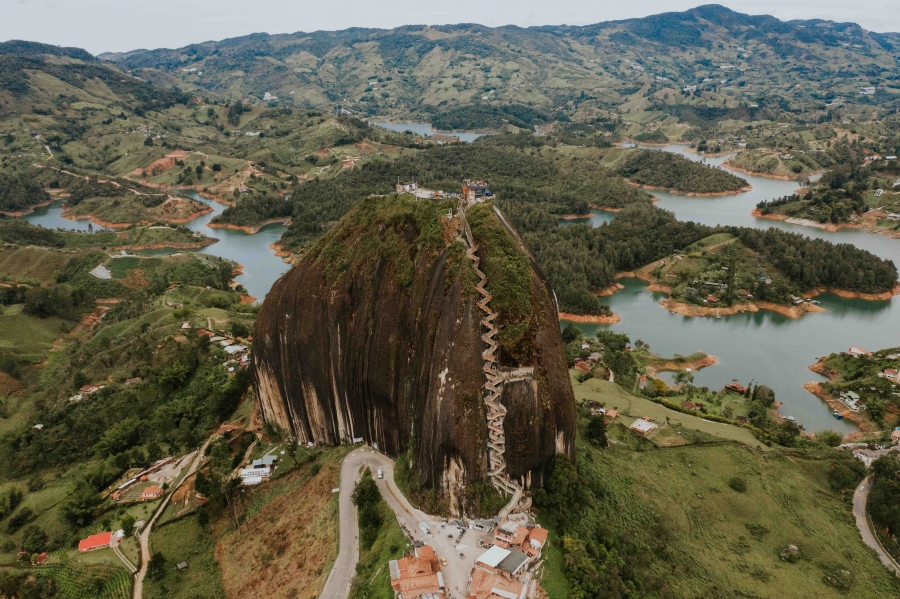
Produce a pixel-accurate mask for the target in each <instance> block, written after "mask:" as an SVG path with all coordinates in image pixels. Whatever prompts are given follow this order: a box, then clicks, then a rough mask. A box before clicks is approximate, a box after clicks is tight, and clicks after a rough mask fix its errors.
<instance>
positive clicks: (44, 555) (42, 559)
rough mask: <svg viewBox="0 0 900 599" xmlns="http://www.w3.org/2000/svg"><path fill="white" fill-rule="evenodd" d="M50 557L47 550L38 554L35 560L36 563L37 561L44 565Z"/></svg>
mask: <svg viewBox="0 0 900 599" xmlns="http://www.w3.org/2000/svg"><path fill="white" fill-rule="evenodd" d="M48 557H50V556H49V555H47V552H46V551H45V552H43V553H41V554H40V555H39V556H37V559H36V560H34V563H36V564H37V565H39V566H43V565H44V562H45V561H47V558H48Z"/></svg>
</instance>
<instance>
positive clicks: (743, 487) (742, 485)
mask: <svg viewBox="0 0 900 599" xmlns="http://www.w3.org/2000/svg"><path fill="white" fill-rule="evenodd" d="M728 486H729V487H731V488H732V489H734V490H735V491H737V492H738V493H744V492H746V491H747V481H745V480H744V479H743V478H741V477H740V476H733V477H731V480H729V481H728Z"/></svg>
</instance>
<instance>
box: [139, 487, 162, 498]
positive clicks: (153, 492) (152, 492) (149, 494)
mask: <svg viewBox="0 0 900 599" xmlns="http://www.w3.org/2000/svg"><path fill="white" fill-rule="evenodd" d="M162 494H163V490H162V489H161V488H160V487H158V486H157V485H150V486H149V487H147V488H146V489H144V490H143V491H141V501H153V500H154V499H159V498H160V497H162Z"/></svg>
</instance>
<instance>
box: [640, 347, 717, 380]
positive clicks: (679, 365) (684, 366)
mask: <svg viewBox="0 0 900 599" xmlns="http://www.w3.org/2000/svg"><path fill="white" fill-rule="evenodd" d="M700 353H703V352H700ZM718 363H719V359H718V358H717V357H715V356H710V355H709V354H704V357H703V358H700V359H699V360H694V361H693V362H675V361H674V360H666V361H665V362H663V363H661V364H658V365H656V364H648V365H647V374H651V372H650V371H651V370H652V371H653V372H652V375H654V376H655V375H656V373H658V372H663V371H666V372H678V371H681V370H691V371H694V370H700V369H701V368H707V367H709V366H713V365H715V364H718Z"/></svg>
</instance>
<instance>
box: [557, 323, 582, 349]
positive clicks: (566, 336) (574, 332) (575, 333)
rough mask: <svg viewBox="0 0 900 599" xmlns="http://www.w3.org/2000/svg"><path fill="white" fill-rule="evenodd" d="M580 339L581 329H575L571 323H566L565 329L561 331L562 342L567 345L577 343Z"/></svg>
mask: <svg viewBox="0 0 900 599" xmlns="http://www.w3.org/2000/svg"><path fill="white" fill-rule="evenodd" d="M580 337H581V329H579V328H578V327H576V326H575V325H574V324H573V323H571V322H570V323H568V324H567V325H566V328H564V329H563V331H562V340H563V343H565V344H569V343H572V342H573V341H577V340H578V339H579V338H580Z"/></svg>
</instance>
